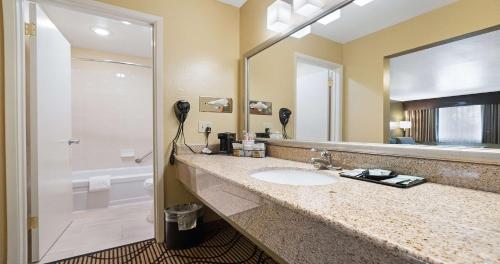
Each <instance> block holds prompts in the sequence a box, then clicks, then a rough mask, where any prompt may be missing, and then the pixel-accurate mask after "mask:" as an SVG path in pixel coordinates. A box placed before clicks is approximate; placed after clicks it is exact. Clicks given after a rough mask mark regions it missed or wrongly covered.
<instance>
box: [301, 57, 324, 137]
mask: <svg viewBox="0 0 500 264" xmlns="http://www.w3.org/2000/svg"><path fill="white" fill-rule="evenodd" d="M329 72H331V71H330V70H329V69H328V68H325V67H321V66H317V65H313V64H308V63H305V62H302V61H298V62H297V79H296V87H297V88H296V95H295V96H296V98H297V99H296V106H297V107H296V109H297V113H296V123H295V137H296V139H297V140H307V141H328V140H330V112H331V109H330V108H331V107H330V100H331V95H330V86H329V77H330V74H329Z"/></svg>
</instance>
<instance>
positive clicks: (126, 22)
mask: <svg viewBox="0 0 500 264" xmlns="http://www.w3.org/2000/svg"><path fill="white" fill-rule="evenodd" d="M122 24H124V25H127V26H128V25H130V24H132V23H130V22H128V21H125V20H124V21H122Z"/></svg>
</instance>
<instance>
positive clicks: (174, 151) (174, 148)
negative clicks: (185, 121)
mask: <svg viewBox="0 0 500 264" xmlns="http://www.w3.org/2000/svg"><path fill="white" fill-rule="evenodd" d="M181 131H182V126H181V124H179V128H177V134H176V135H175V137H174V139H173V140H172V143H171V144H172V151H171V152H170V158H169V162H170V165H174V163H175V155H176V154H177V140H178V139H179V136H180V135H181Z"/></svg>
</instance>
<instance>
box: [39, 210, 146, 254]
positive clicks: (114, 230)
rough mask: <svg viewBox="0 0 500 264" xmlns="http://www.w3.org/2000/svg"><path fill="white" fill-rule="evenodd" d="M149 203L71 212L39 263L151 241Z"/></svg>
mask: <svg viewBox="0 0 500 264" xmlns="http://www.w3.org/2000/svg"><path fill="white" fill-rule="evenodd" d="M152 203H153V201H148V202H142V203H134V204H126V205H119V206H113V207H108V208H101V209H94V210H88V211H80V212H75V213H73V216H74V218H73V219H74V220H73V222H72V223H71V225H70V226H69V227H68V229H67V230H66V231H65V232H64V233H63V234H62V236H61V237H60V238H59V239H58V240H57V242H56V243H55V244H54V246H53V247H52V248H51V249H50V250H49V252H48V253H47V254H46V255H45V257H44V258H43V259H42V261H41V262H39V263H47V262H51V261H55V260H59V259H63V258H68V257H73V256H78V255H82V254H85V253H90V252H94V251H98V250H102V249H106V248H111V247H116V246H121V245H125V244H130V243H133V242H137V241H142V240H146V239H149V238H153V236H154V232H153V224H152V223H149V222H148V221H147V220H146V216H147V215H148V213H149V210H150V208H151V206H152Z"/></svg>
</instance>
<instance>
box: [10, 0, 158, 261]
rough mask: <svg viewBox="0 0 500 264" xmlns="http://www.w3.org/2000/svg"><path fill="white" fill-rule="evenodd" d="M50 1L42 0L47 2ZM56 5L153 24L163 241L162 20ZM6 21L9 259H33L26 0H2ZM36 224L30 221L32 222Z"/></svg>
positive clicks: (88, 4) (74, 3)
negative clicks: (30, 252) (29, 170)
mask: <svg viewBox="0 0 500 264" xmlns="http://www.w3.org/2000/svg"><path fill="white" fill-rule="evenodd" d="M44 1H48V0H38V1H37V2H39V3H43V2H44ZM50 3H51V4H57V5H61V6H65V7H68V8H71V9H74V10H79V11H84V12H87V13H91V14H94V15H99V16H105V17H109V18H113V19H120V20H127V21H130V22H134V23H139V24H145V25H150V26H152V29H153V30H152V31H153V122H154V124H153V162H154V166H153V167H154V176H153V179H154V208H155V209H154V211H155V212H154V213H155V223H154V229H155V230H154V234H155V239H156V241H157V242H162V241H163V239H164V225H163V222H164V214H163V208H164V179H163V172H164V164H165V152H164V131H163V112H164V107H163V101H164V98H163V96H164V95H163V18H162V17H158V16H154V15H150V14H146V13H142V12H138V11H134V10H130V9H126V8H122V7H117V6H113V5H109V4H105V3H101V2H97V1H94V0H50ZM2 7H3V20H4V26H3V27H4V78H5V86H4V89H5V90H4V92H5V102H4V103H5V173H6V207H7V263H28V251H29V246H28V222H29V221H28V189H27V177H28V171H27V161H28V157H29V155H28V153H27V151H26V144H27V134H26V132H27V130H26V129H27V127H28V126H27V122H29V121H27V116H26V114H27V111H26V106H27V104H26V77H27V76H26V72H25V66H26V65H25V64H26V63H25V58H26V54H25V48H24V47H25V39H24V38H25V37H24V21H23V12H24V11H25V10H23V0H2ZM30 224H31V223H30Z"/></svg>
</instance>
